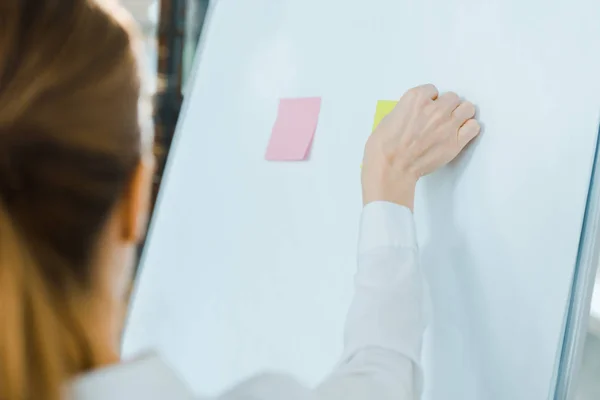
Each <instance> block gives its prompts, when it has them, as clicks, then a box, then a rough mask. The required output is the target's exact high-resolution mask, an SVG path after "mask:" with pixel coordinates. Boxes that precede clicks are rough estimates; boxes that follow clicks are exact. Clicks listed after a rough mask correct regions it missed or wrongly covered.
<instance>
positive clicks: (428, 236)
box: [124, 0, 600, 400]
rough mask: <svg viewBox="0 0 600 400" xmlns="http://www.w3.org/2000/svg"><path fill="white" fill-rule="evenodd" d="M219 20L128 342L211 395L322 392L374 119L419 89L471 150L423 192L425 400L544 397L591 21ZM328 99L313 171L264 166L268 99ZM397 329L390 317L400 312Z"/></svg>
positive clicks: (273, 11)
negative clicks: (279, 385) (463, 127)
mask: <svg viewBox="0 0 600 400" xmlns="http://www.w3.org/2000/svg"><path fill="white" fill-rule="evenodd" d="M556 3H557V4H554V3H553V2H547V1H544V0H527V1H522V0H510V1H507V0H488V1H486V2H481V1H478V0H460V1H459V0H454V1H446V0H427V1H425V0H420V1H409V0H370V1H364V0H360V1H359V0H255V1H252V2H248V1H244V0H221V1H219V2H218V3H217V5H216V7H215V8H214V10H213V12H212V17H211V20H210V23H209V24H208V27H207V30H206V32H205V37H204V39H203V49H202V53H201V56H200V57H199V59H200V60H199V63H198V65H197V68H196V70H195V72H194V74H195V77H194V80H193V83H192V85H193V86H191V87H190V92H189V95H188V96H187V99H186V103H185V104H184V110H183V111H182V117H181V120H180V124H179V127H178V132H177V136H176V139H175V144H174V148H173V150H172V154H171V156H170V160H169V164H168V168H167V171H166V174H165V182H164V184H163V188H162V192H161V195H160V199H159V203H158V209H157V211H156V214H155V217H154V220H153V223H152V227H151V232H150V236H149V240H148V243H147V248H146V251H145V254H144V257H143V263H142V270H141V276H140V277H139V281H138V284H137V289H136V291H135V297H134V302H133V306H132V310H131V315H130V318H129V322H128V328H127V332H126V337H125V342H124V354H125V356H131V355H133V354H136V353H138V352H140V351H143V350H146V349H149V348H154V349H157V350H159V351H160V352H161V353H162V354H163V355H164V356H165V357H166V358H167V359H168V361H170V362H171V363H172V364H173V365H174V366H175V367H176V368H177V369H178V370H179V371H180V372H181V373H182V374H183V376H184V377H185V379H186V380H187V381H188V382H189V383H190V384H191V385H192V387H193V389H194V390H196V391H198V392H202V393H205V394H213V393H217V392H219V391H222V390H224V389H225V388H227V387H229V386H230V385H232V384H233V383H234V382H235V381H237V380H239V379H242V378H244V377H247V376H249V375H252V374H254V373H257V372H259V371H261V370H264V369H268V370H277V371H288V372H290V373H293V374H294V375H296V376H297V377H299V378H300V379H301V380H302V381H304V382H306V383H307V384H315V383H317V382H318V381H319V380H320V379H322V378H323V376H324V375H325V374H326V373H327V372H328V371H329V370H330V368H331V367H332V366H333V365H334V363H335V362H336V361H337V359H338V357H339V355H340V352H341V350H342V347H341V346H342V329H343V322H344V317H345V312H346V310H347V307H348V305H349V303H350V299H351V296H352V277H353V273H354V271H355V253H356V250H355V247H356V241H357V235H358V219H359V215H360V211H361V199H360V195H361V191H360V168H359V166H360V163H361V158H362V151H363V146H364V143H365V140H366V139H367V137H368V135H369V133H370V128H371V124H372V119H373V114H374V112H375V105H376V101H377V100H380V99H392V100H393V99H397V98H398V97H399V96H400V95H401V94H402V93H403V92H404V91H405V90H407V89H408V88H410V87H412V86H415V85H418V84H421V83H426V82H432V83H434V84H436V85H437V86H438V87H439V89H440V90H442V91H444V90H455V91H457V92H458V93H459V94H460V95H463V96H465V97H467V98H468V99H470V100H471V101H473V102H474V103H476V104H477V105H478V106H479V108H480V114H479V115H480V119H481V121H482V124H483V126H484V130H483V132H482V135H481V137H480V138H479V139H478V140H477V141H476V142H475V143H474V144H473V145H472V146H470V148H469V149H468V150H467V152H466V153H465V154H463V155H462V157H460V158H459V159H458V160H456V162H454V163H452V164H451V165H450V166H449V167H447V168H445V169H444V170H441V171H439V172H438V173H436V174H434V175H432V176H430V177H427V178H426V179H423V180H422V181H421V182H420V184H419V187H418V193H417V201H416V205H415V218H416V225H417V230H418V237H419V243H420V246H421V258H422V264H423V269H424V271H425V275H426V278H427V281H428V286H429V289H430V293H431V304H430V307H429V309H430V313H431V320H432V323H431V325H430V327H429V329H428V331H427V334H426V341H425V348H424V363H425V379H426V383H425V396H424V398H425V399H428V400H479V399H487V400H506V399H511V400H521V399H522V400H531V399H546V398H549V397H551V396H553V388H554V380H555V378H556V373H557V368H558V363H557V361H558V359H559V357H560V354H559V353H560V347H561V344H562V338H563V331H564V329H563V328H564V323H565V320H566V319H565V318H566V313H565V311H566V309H567V305H568V303H569V293H570V288H571V283H572V278H573V272H574V266H575V262H576V258H577V251H578V244H579V238H580V233H581V229H582V222H583V216H584V209H585V205H586V197H587V194H588V188H589V182H590V173H591V169H592V162H593V158H594V151H595V143H596V138H597V131H598V120H599V118H598V117H599V110H600V101H598V100H597V93H598V92H599V89H600V75H599V71H600V51H599V50H600V45H599V44H598V43H599V42H598V40H597V38H600V23H599V22H598V18H597V16H598V15H600V2H598V1H595V0H572V1H570V2H569V3H568V4H567V3H566V2H556ZM301 96H302V97H304V96H307V97H310V96H321V97H322V108H321V115H320V118H319V125H318V128H317V132H316V135H315V138H314V142H313V148H312V151H311V155H310V159H309V160H308V161H306V162H296V163H294V162H290V163H274V162H267V161H265V160H264V152H265V149H266V145H267V143H268V140H269V136H270V132H271V128H272V126H273V123H274V121H275V117H276V112H277V103H278V100H279V99H280V98H281V97H301ZM399 311H401V308H400V305H399Z"/></svg>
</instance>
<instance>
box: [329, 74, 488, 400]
mask: <svg viewBox="0 0 600 400" xmlns="http://www.w3.org/2000/svg"><path fill="white" fill-rule="evenodd" d="M474 116H475V107H474V106H473V105H472V104H471V103H468V102H464V101H462V100H461V99H460V98H459V97H458V96H457V95H456V94H455V93H451V92H449V93H444V94H443V95H440V96H438V91H437V89H436V87H435V86H433V85H424V86H419V87H416V88H414V89H411V90H409V91H408V92H407V93H406V94H405V95H404V96H402V98H401V99H400V101H399V102H398V104H397V106H396V107H395V108H394V110H393V111H392V112H391V113H390V114H389V115H388V116H387V117H386V118H384V120H383V121H382V122H381V124H380V125H379V126H378V127H377V128H376V130H375V132H373V134H372V135H371V137H370V138H369V141H368V143H367V146H366V147H365V157H364V163H363V170H362V187H363V202H364V204H365V207H364V209H363V214H362V220H361V232H360V243H359V251H358V272H357V274H356V281H355V290H356V293H355V295H354V300H353V302H352V305H351V307H350V312H349V315H348V319H347V324H346V338H345V351H344V355H343V358H342V362H341V364H340V365H339V366H338V368H337V369H336V370H335V371H334V372H333V373H332V375H331V376H330V377H329V378H328V379H327V380H325V382H323V384H321V385H320V386H319V387H318V389H317V395H318V396H317V397H318V398H319V399H323V400H325V399H327V400H334V399H345V400H371V399H377V400H387V399H389V400H392V399H394V400H405V399H415V398H419V397H420V395H421V390H422V380H423V379H422V372H421V367H420V358H421V344H422V337H423V333H424V331H425V326H426V322H427V318H426V315H425V310H424V307H425V294H424V292H425V290H424V281H423V278H422V276H421V271H420V269H419V262H418V250H417V241H416V237H415V228H414V222H413V216H412V212H411V210H412V208H413V205H414V196H415V188H416V184H417V180H418V179H419V178H420V177H421V176H424V175H427V174H429V173H431V172H433V171H435V170H436V169H438V168H439V167H441V166H443V165H445V164H446V163H448V162H449V161H451V160H452V159H454V158H455V157H456V156H457V155H458V153H460V151H461V150H462V149H463V148H464V147H465V146H466V145H467V144H468V143H469V142H470V141H471V140H472V139H473V138H475V137H476V136H477V135H478V134H479V130H480V128H479V124H478V123H477V121H476V120H475V119H473V118H474Z"/></svg>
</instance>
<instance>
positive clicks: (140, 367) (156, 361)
mask: <svg viewBox="0 0 600 400" xmlns="http://www.w3.org/2000/svg"><path fill="white" fill-rule="evenodd" d="M68 393H69V396H68V399H69V400H109V399H110V400H131V399H144V400H209V399H206V398H201V397H197V396H195V395H194V394H193V393H192V391H191V390H190V389H189V388H188V386H187V385H186V384H185V382H184V381H183V380H182V379H181V378H180V377H179V376H178V375H177V373H176V372H175V371H174V370H173V369H172V368H171V367H170V366H169V365H168V364H167V363H166V362H164V361H163V360H162V359H161V358H160V357H158V356H156V355H150V356H146V357H142V358H139V359H137V360H133V361H130V362H125V363H121V364H118V365H114V366H110V367H107V368H103V369H99V370H96V371H93V372H91V373H88V374H84V375H81V376H79V377H77V378H76V379H74V380H73V381H72V382H71V383H70V384H69V387H68ZM281 399H285V400H311V399H312V391H311V390H309V389H308V387H307V386H305V385H303V384H301V383H300V382H298V381H297V380H295V379H294V378H292V377H291V376H288V375H283V374H269V373H264V374H261V375H257V376H254V377H252V378H250V379H247V380H245V381H243V382H241V383H239V384H236V385H235V386H233V387H232V388H231V389H229V390H227V391H225V392H224V393H223V394H222V395H221V396H219V397H218V398H217V399H215V400H281Z"/></svg>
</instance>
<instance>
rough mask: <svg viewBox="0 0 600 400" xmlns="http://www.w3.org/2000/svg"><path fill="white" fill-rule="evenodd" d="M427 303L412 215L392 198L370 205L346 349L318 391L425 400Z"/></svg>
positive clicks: (360, 398) (331, 395)
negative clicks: (422, 363) (423, 369)
mask: <svg viewBox="0 0 600 400" xmlns="http://www.w3.org/2000/svg"><path fill="white" fill-rule="evenodd" d="M424 300H425V299H424V284H423V278H422V275H421V271H420V269H419V262H418V248H417V241H416V235H415V227H414V220H413V215H412V212H411V211H410V210H409V209H408V208H406V207H402V206H399V205H397V204H392V203H387V202H375V203H370V204H368V205H367V206H366V207H365V208H364V210H363V214H362V220H361V229H360V239H359V246H358V271H357V274H356V277H355V294H354V299H353V301H352V305H351V306H350V311H349V313H348V318H347V321H346V333H345V350H344V354H343V357H342V361H341V363H340V365H339V366H338V367H337V369H336V370H335V371H333V373H332V374H331V376H330V377H329V378H328V379H327V380H325V382H323V384H321V385H320V386H319V387H318V388H317V393H318V394H319V398H320V399H323V400H325V399H326V400H333V399H348V400H350V399H351V400H367V399H378V400H387V399H390V400H391V399H395V400H405V399H406V400H408V399H410V400H413V399H416V398H419V397H420V395H421V387H422V372H421V367H420V359H421V346H422V338H423V333H424V331H425V327H426V315H425V310H424V305H425V301H424Z"/></svg>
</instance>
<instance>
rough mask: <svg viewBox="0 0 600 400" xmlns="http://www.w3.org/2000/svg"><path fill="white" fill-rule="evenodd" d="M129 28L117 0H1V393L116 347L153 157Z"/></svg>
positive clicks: (50, 391)
mask: <svg viewBox="0 0 600 400" xmlns="http://www.w3.org/2000/svg"><path fill="white" fill-rule="evenodd" d="M132 27H133V24H132V22H131V20H130V19H129V16H128V15H127V14H126V13H125V12H124V11H123V10H122V9H120V8H118V7H117V6H116V5H115V4H114V2H112V1H110V0H105V1H104V2H103V3H100V2H99V1H94V0H4V1H2V3H1V4H0V399H2V400H17V399H19V400H22V399H34V398H35V399H41V398H44V399H49V400H54V399H55V398H57V397H56V396H58V395H59V391H60V387H61V385H62V384H64V380H65V379H67V378H69V377H71V376H72V375H73V374H76V373H79V372H82V371H83V370H86V369H89V368H92V367H94V366H97V365H99V364H102V363H105V362H111V361H113V358H114V357H115V356H116V354H115V351H116V347H115V341H116V340H117V338H116V336H117V333H116V332H115V331H116V330H117V329H118V328H117V324H118V321H117V313H118V312H119V311H120V310H119V304H117V303H119V302H120V301H121V300H122V299H121V297H120V296H122V294H123V291H124V290H125V289H126V285H127V283H126V281H127V277H128V275H129V271H130V270H131V264H132V263H133V260H134V254H135V245H136V243H137V241H138V240H139V239H140V237H141V235H142V231H143V227H144V226H145V218H146V212H147V207H148V198H149V189H150V181H151V170H152V167H151V164H152V162H151V150H150V149H151V141H152V133H151V129H149V128H150V126H149V123H148V122H149V121H150V113H149V98H148V97H147V96H145V94H144V93H143V90H142V89H143V85H142V83H141V79H140V70H139V66H138V58H139V54H138V51H139V47H140V45H141V43H140V42H139V40H138V39H136V36H135V34H134V33H132ZM144 126H145V128H143V127H144Z"/></svg>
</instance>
